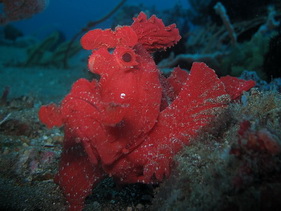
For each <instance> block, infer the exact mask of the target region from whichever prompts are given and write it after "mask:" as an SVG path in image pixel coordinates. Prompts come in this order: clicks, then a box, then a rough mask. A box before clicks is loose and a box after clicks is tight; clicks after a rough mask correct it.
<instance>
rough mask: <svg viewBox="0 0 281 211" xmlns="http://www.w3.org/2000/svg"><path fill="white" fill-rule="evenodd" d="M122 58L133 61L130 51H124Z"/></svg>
mask: <svg viewBox="0 0 281 211" xmlns="http://www.w3.org/2000/svg"><path fill="white" fill-rule="evenodd" d="M122 60H123V61H124V62H130V61H132V55H131V54H129V53H128V52H127V53H124V54H123V56H122Z"/></svg>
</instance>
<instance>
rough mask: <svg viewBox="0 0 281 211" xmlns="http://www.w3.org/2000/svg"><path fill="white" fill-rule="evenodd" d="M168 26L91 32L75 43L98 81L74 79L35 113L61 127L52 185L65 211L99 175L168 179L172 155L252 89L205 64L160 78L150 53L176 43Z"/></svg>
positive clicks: (155, 23)
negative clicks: (62, 95) (59, 152)
mask: <svg viewBox="0 0 281 211" xmlns="http://www.w3.org/2000/svg"><path fill="white" fill-rule="evenodd" d="M180 38H181V37H180V35H179V31H178V29H177V28H176V25H175V24H172V25H169V26H165V25H164V24H163V22H162V20H161V19H158V18H157V17H156V16H152V17H150V18H149V19H147V17H146V15H145V14H144V13H142V12H141V13H140V14H139V15H138V16H137V17H136V18H134V22H133V24H132V25H131V26H122V27H121V26H118V27H117V28H116V29H115V30H114V31H112V30H110V29H105V30H101V29H95V30H92V31H89V32H87V33H86V34H85V35H84V36H83V37H82V39H81V44H82V46H83V48H84V49H86V50H92V54H91V55H90V57H89V63H88V67H89V70H90V71H91V72H93V73H95V74H98V75H100V79H99V80H92V81H88V80H86V79H80V80H78V81H76V82H75V83H74V84H73V86H72V89H71V91H70V93H69V94H68V95H67V96H66V97H65V98H64V99H63V101H62V102H61V104H60V105H59V106H57V105H55V104H49V105H46V106H42V107H41V108H40V110H39V118H40V120H41V121H42V122H43V123H44V124H45V125H46V126H47V127H49V128H51V127H54V126H57V127H61V126H64V134H65V136H64V142H63V152H62V155H61V160H60V165H59V172H58V174H57V175H56V176H55V182H56V183H58V184H59V186H60V187H61V189H62V191H63V193H64V196H65V198H66V200H67V203H68V208H69V210H73V211H74V210H75V211H78V210H82V209H83V207H84V201H85V198H86V197H87V196H88V195H89V194H91V192H92V189H93V187H94V186H95V185H96V184H97V183H98V182H99V181H101V180H102V179H104V178H105V177H106V176H108V175H109V176H111V177H113V178H114V179H115V181H116V182H119V183H138V182H140V183H147V184H149V183H156V182H160V181H162V180H163V179H164V178H167V177H168V176H169V174H170V171H171V167H172V163H173V162H172V161H173V156H174V155H175V154H176V153H178V152H179V151H180V150H181V149H182V148H183V146H184V145H188V144H189V142H190V140H191V138H194V137H196V135H198V134H199V132H200V130H201V129H202V128H205V127H207V126H208V125H209V124H210V122H212V121H213V120H214V119H215V118H216V116H218V113H219V111H220V110H223V109H224V108H226V107H227V106H228V104H229V102H230V101H231V100H234V99H236V98H238V97H239V96H240V95H241V94H242V92H243V91H247V90H249V89H250V88H251V87H253V86H254V85H255V82H254V81H244V80H241V79H237V78H234V77H230V76H226V77H222V78H218V77H217V75H216V74H215V72H214V70H212V69H211V68H209V67H208V66H207V65H206V64H204V63H200V62H195V63H193V65H192V67H191V70H190V72H189V73H188V72H187V71H184V70H182V69H180V68H175V69H174V71H173V72H172V74H171V75H170V76H169V77H168V78H165V77H164V76H162V75H161V73H160V71H159V70H158V69H157V66H156V64H155V62H154V60H153V58H152V56H151V53H153V52H155V51H157V50H165V49H166V48H168V47H171V46H173V45H175V44H176V43H177V42H178V41H179V40H180Z"/></svg>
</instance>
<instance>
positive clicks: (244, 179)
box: [152, 90, 281, 210]
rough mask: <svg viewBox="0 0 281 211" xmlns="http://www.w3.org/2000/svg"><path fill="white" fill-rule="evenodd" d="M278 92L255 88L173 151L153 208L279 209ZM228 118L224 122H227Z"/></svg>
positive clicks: (279, 142) (280, 146)
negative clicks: (174, 165)
mask: <svg viewBox="0 0 281 211" xmlns="http://www.w3.org/2000/svg"><path fill="white" fill-rule="evenodd" d="M280 97H281V96H280V94H277V93H276V92H259V91H257V90H253V91H252V92H251V93H250V94H246V95H245V96H243V98H244V100H243V98H242V103H241V104H237V103H236V104H233V105H232V106H230V107H229V111H228V112H226V113H225V114H224V115H223V117H222V118H223V119H224V122H225V123H224V124H223V125H222V123H221V122H217V125H214V128H213V129H214V131H215V132H214V131H213V133H209V134H205V135H202V136H201V137H199V138H197V139H194V140H193V141H192V144H191V146H188V147H186V148H185V149H184V150H183V152H182V154H180V155H178V156H177V159H176V161H177V163H178V168H177V170H175V171H174V173H173V175H172V176H171V178H170V179H168V180H167V181H166V182H165V183H164V184H163V185H162V186H161V187H160V188H159V189H158V190H157V194H156V196H155V199H154V201H153V205H152V210H246V209H252V210H267V209H272V210H276V209H278V208H280V205H281V204H280V200H279V197H278V196H280V194H281V192H280V187H281V180H280V179H281V178H280V164H281V163H280V162H281V157H280V156H281V151H280V150H281V139H280V137H281V133H280V123H281V122H280V111H281V110H280V109H281V107H280V105H281V104H280V102H281V101H280V100H281V98H280ZM225 120H227V121H225Z"/></svg>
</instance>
